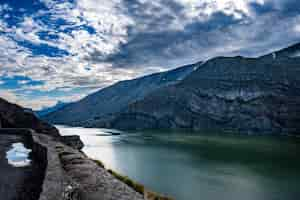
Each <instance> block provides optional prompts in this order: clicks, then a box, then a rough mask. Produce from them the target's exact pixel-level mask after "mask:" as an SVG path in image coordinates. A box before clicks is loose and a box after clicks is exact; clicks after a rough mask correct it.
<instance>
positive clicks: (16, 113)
mask: <svg viewBox="0 0 300 200" xmlns="http://www.w3.org/2000/svg"><path fill="white" fill-rule="evenodd" d="M0 128H30V129H33V130H35V131H36V132H38V133H44V134H47V135H51V136H59V132H58V130H57V129H56V128H55V127H53V126H51V125H50V124H48V123H46V122H43V121H41V120H40V119H38V118H37V117H36V116H35V115H34V113H33V112H31V111H29V110H26V109H24V108H22V107H20V106H18V105H15V104H11V103H9V102H7V101H6V100H4V99H1V98H0Z"/></svg>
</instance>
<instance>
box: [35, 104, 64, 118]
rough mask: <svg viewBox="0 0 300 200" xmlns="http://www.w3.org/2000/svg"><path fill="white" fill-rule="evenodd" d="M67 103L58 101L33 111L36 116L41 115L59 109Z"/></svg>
mask: <svg viewBox="0 0 300 200" xmlns="http://www.w3.org/2000/svg"><path fill="white" fill-rule="evenodd" d="M67 104H68V103H65V102H62V101H58V102H57V104H55V105H54V106H51V107H47V108H43V109H41V110H38V111H34V112H35V113H36V114H37V116H39V117H42V116H45V115H48V114H50V113H52V112H54V111H57V110H59V109H61V108H62V107H64V106H66V105H67Z"/></svg>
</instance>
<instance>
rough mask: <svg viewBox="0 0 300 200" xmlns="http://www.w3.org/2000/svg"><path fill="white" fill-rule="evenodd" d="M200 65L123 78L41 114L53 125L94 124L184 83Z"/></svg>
mask: <svg viewBox="0 0 300 200" xmlns="http://www.w3.org/2000/svg"><path fill="white" fill-rule="evenodd" d="M200 64H201V63H197V64H194V65H188V66H184V67H180V68H177V69H174V70H171V71H167V72H161V73H156V74H152V75H149V76H144V77H141V78H137V79H133V80H127V81H121V82H118V83H116V84H114V85H112V86H109V87H107V88H104V89H101V90H99V91H98V92H95V93H93V94H91V95H89V96H87V97H86V98H84V99H82V100H80V101H78V102H75V103H70V104H68V105H64V106H63V107H62V108H60V109H58V110H56V111H54V112H51V113H48V114H46V115H43V116H41V117H42V118H43V119H45V120H47V121H49V122H51V123H53V124H66V125H73V126H87V124H93V122H94V121H97V120H98V119H100V118H102V117H104V116H106V115H108V114H113V113H117V112H119V111H121V110H122V109H124V108H125V107H126V106H128V105H130V104H132V103H134V102H136V101H138V100H142V99H143V98H144V97H145V96H147V95H148V94H150V93H151V92H153V91H155V90H157V89H159V88H162V87H165V86H168V85H173V84H176V83H178V82H180V81H181V80H183V79H184V78H185V77H186V76H187V75H188V74H190V73H191V72H192V71H193V70H195V69H196V68H197V67H198V66H199V65H200Z"/></svg>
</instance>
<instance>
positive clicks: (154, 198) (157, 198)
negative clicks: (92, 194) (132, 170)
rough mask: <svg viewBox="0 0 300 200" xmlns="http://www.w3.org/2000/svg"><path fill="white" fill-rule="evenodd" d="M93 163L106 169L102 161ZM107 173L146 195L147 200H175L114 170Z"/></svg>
mask: <svg viewBox="0 0 300 200" xmlns="http://www.w3.org/2000/svg"><path fill="white" fill-rule="evenodd" d="M93 161H94V162H95V163H96V164H97V165H98V166H99V167H102V168H105V166H104V164H103V163H102V162H101V161H100V160H93ZM107 171H108V172H109V173H110V174H111V175H113V176H114V177H115V178H117V179H118V180H120V181H122V182H123V183H125V184H126V185H128V186H129V187H131V188H132V189H134V190H135V191H136V192H138V193H140V194H142V195H144V198H145V200H173V199H172V198H170V197H166V196H162V195H160V194H157V193H155V192H152V191H149V190H147V189H146V188H145V186H144V185H142V184H140V183H137V182H135V181H133V180H131V179H130V178H129V177H128V176H123V175H121V174H119V173H118V172H116V171H114V170H112V169H107Z"/></svg>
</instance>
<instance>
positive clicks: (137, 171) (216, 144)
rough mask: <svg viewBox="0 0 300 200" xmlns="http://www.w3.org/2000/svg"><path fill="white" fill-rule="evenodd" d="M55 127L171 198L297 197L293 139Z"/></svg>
mask: <svg viewBox="0 0 300 200" xmlns="http://www.w3.org/2000/svg"><path fill="white" fill-rule="evenodd" d="M57 128H58V129H59V130H60V133H61V134H62V135H73V134H76V135H80V137H81V139H82V141H83V142H84V144H85V147H84V149H83V151H84V152H85V153H86V154H87V155H88V156H89V157H91V158H93V159H98V160H101V161H102V162H103V163H104V164H105V166H106V168H110V169H113V170H115V171H117V172H119V173H121V174H123V175H127V176H129V177H130V178H132V179H134V180H136V181H137V182H139V183H142V184H144V185H145V186H146V187H147V188H149V189H150V190H153V191H156V192H159V193H162V194H166V195H169V196H171V197H174V198H175V199H177V200H214V199H216V200H217V199H224V200H241V199H242V200H295V199H299V198H300V159H299V158H300V157H299V156H300V139H299V138H292V137H266V136H239V135H229V134H226V135H224V134H219V135H218V134H204V133H188V132H163V131H151V132H150V131H149V132H132V133H129V132H119V131H115V130H109V129H88V128H73V127H65V126H57ZM119 134H120V135H119Z"/></svg>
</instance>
